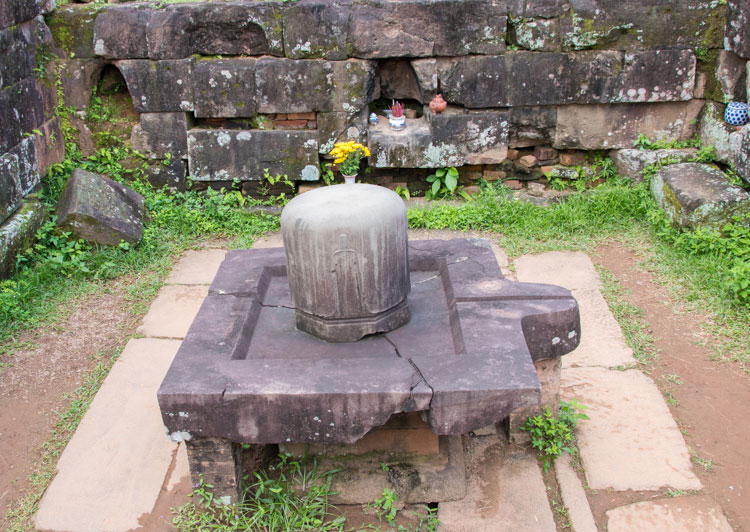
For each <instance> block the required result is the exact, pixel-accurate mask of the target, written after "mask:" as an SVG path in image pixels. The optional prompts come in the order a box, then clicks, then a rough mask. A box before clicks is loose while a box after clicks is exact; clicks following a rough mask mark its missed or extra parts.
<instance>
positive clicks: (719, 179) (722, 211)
mask: <svg viewBox="0 0 750 532" xmlns="http://www.w3.org/2000/svg"><path fill="white" fill-rule="evenodd" d="M651 192H652V194H653V195H654V198H655V199H656V202H657V203H658V204H659V206H660V207H661V208H662V210H663V211H664V214H665V215H666V217H667V218H668V219H669V220H670V221H671V222H672V223H673V224H675V225H680V226H682V227H690V228H693V229H695V228H697V227H703V228H707V229H720V228H721V227H723V226H724V225H725V224H727V223H729V222H732V219H733V217H735V216H743V215H748V214H750V194H748V193H747V192H746V191H745V190H743V189H742V188H740V187H738V186H736V185H732V184H731V183H730V182H729V180H728V179H727V176H726V175H725V174H724V172H722V171H721V170H719V169H717V168H716V167H714V166H709V165H707V164H699V163H682V164H674V165H670V166H665V167H663V168H661V169H660V170H659V171H658V172H657V173H656V174H655V175H654V176H653V177H652V178H651Z"/></svg>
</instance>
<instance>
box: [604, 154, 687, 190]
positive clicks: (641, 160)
mask: <svg viewBox="0 0 750 532" xmlns="http://www.w3.org/2000/svg"><path fill="white" fill-rule="evenodd" d="M697 152H698V150H697V149H695V148H685V149H681V150H636V149H625V150H613V151H611V152H609V156H610V157H611V158H612V162H614V163H615V167H616V168H617V172H618V173H619V174H620V175H622V176H625V177H629V178H630V179H632V180H633V181H635V182H639V181H642V180H643V170H644V168H646V167H647V166H651V165H655V164H666V163H667V162H669V163H683V162H685V161H687V160H688V159H691V158H693V157H695V154H696V153H697Z"/></svg>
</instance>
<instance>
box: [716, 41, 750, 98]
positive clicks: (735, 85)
mask: <svg viewBox="0 0 750 532" xmlns="http://www.w3.org/2000/svg"><path fill="white" fill-rule="evenodd" d="M746 64H747V61H745V60H744V59H743V58H741V57H739V56H738V55H736V54H734V53H732V52H728V51H726V50H720V51H719V55H718V58H717V61H716V81H717V82H718V88H719V90H720V91H721V99H722V101H723V102H729V101H732V100H739V101H744V100H746V99H747V87H746V84H747V77H746V76H747V73H746V69H747V67H746Z"/></svg>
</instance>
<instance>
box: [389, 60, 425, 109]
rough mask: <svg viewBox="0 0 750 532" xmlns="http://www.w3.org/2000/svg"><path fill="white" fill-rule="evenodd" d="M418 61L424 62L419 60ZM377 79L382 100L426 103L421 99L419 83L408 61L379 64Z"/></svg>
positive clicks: (391, 61) (390, 61)
mask: <svg viewBox="0 0 750 532" xmlns="http://www.w3.org/2000/svg"><path fill="white" fill-rule="evenodd" d="M419 61H425V60H424V59H420V60H419ZM427 61H429V60H427ZM378 79H379V81H380V96H381V97H382V98H388V99H391V100H419V101H421V102H422V103H427V102H425V100H423V99H422V91H421V89H420V86H419V81H418V80H417V76H416V73H415V72H414V68H413V67H412V64H411V63H410V62H409V60H408V59H388V60H385V61H383V62H381V64H380V68H379V69H378Z"/></svg>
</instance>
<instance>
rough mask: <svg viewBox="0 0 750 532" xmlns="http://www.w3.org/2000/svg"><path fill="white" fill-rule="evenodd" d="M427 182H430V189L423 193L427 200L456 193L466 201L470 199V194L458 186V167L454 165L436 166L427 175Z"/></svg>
mask: <svg viewBox="0 0 750 532" xmlns="http://www.w3.org/2000/svg"><path fill="white" fill-rule="evenodd" d="M427 182H428V183H430V184H431V187H430V190H428V191H427V192H426V194H425V197H426V198H427V199H428V200H432V199H438V198H446V197H449V196H454V195H456V194H458V195H459V196H461V197H462V198H464V199H465V200H467V201H470V200H471V196H469V195H468V194H467V193H466V192H465V191H464V190H463V188H462V187H459V186H458V169H456V167H455V166H451V167H450V168H438V169H437V170H435V173H434V174H430V175H428V176H427Z"/></svg>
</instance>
